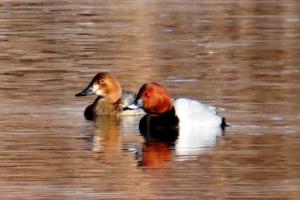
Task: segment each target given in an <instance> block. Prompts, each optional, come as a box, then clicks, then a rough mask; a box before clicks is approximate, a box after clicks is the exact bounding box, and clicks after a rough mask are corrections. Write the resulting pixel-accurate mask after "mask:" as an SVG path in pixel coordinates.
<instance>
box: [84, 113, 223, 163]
mask: <svg viewBox="0 0 300 200" xmlns="http://www.w3.org/2000/svg"><path fill="white" fill-rule="evenodd" d="M145 120H148V115H145V116H144V117H142V118H141V119H140V117H138V116H98V117H97V118H96V123H95V125H96V129H95V132H94V133H91V135H90V136H91V137H88V138H89V139H87V141H88V143H89V145H90V148H91V149H92V150H93V151H94V152H95V153H96V152H98V154H96V155H98V156H101V159H107V160H118V159H119V158H120V156H122V155H123V153H124V152H131V154H132V156H133V158H134V159H135V160H136V162H137V166H139V167H143V168H144V167H145V168H148V169H150V168H166V167H170V163H172V161H173V160H177V161H184V160H190V159H195V158H196V157H197V156H199V155H203V154H205V153H207V152H209V150H211V149H212V148H213V146H214V145H216V144H217V140H218V137H219V136H220V135H221V134H222V133H224V131H223V130H222V129H221V128H201V129H196V128H191V129H189V128H182V129H180V128H178V127H172V128H166V127H165V128H161V129H150V128H149V127H148V128H145V127H144V126H142V125H141V124H143V123H145ZM138 124H139V131H140V135H141V136H142V137H143V139H141V138H140V136H139V135H138V134H136V133H132V129H130V128H128V127H134V126H137V125H138ZM126 135H127V136H128V135H130V136H131V137H130V139H129V140H128V139H127V141H126V142H125V141H124V140H123V138H125V137H124V136H126ZM125 143H127V145H126V146H124V145H125ZM123 151H124V152H123Z"/></svg>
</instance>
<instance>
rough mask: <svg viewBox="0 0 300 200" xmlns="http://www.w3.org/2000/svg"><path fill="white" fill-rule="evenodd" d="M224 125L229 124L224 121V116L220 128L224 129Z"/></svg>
mask: <svg viewBox="0 0 300 200" xmlns="http://www.w3.org/2000/svg"><path fill="white" fill-rule="evenodd" d="M226 126H230V125H229V124H227V123H226V119H225V117H222V123H221V128H222V129H223V130H224V129H225V127H226Z"/></svg>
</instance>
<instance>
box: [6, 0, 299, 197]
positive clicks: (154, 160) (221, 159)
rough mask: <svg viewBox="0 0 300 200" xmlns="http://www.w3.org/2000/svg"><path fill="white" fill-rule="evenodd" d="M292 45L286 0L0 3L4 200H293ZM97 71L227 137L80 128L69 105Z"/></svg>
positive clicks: (80, 104) (125, 126) (293, 10)
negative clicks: (156, 137)
mask: <svg viewBox="0 0 300 200" xmlns="http://www.w3.org/2000/svg"><path fill="white" fill-rule="evenodd" d="M299 47H300V3H299V2H297V1H292V0H279V1H260V0H256V1H240V2H237V1H217V0H214V1H197V0H193V1H175V0H169V1H159V0H152V1H130V0H125V1H115V0H113V1H43V2H41V1H34V0H31V1H27V2H26V3H24V2H23V1H1V3H0V49H1V50H0V80H1V86H0V106H1V110H0V121H1V123H0V158H1V163H0V196H1V199H176V200H177V199H299V198H300V192H299V191H300V173H299V171H300V156H299V150H300V136H299V130H300V128H299V124H300V123H299V121H300V104H299V102H300V95H299V88H300V79H299V70H300V68H299V67H300V58H299V55H300V48H299ZM102 71H109V72H111V73H114V74H115V75H116V76H117V77H118V78H119V79H120V82H121V83H122V86H123V88H125V89H127V90H132V91H137V90H138V89H139V87H140V86H141V84H143V83H144V82H147V81H159V82H160V83H162V84H164V85H165V86H166V87H167V88H168V90H169V92H170V93H171V95H172V96H173V97H174V98H177V97H182V96H185V97H190V98H193V99H197V100H201V101H203V102H206V103H209V104H211V105H214V106H218V107H221V108H224V109H226V111H225V112H222V113H221V114H222V115H223V116H224V117H226V118H227V121H228V122H229V123H230V124H231V127H229V128H227V130H226V131H225V133H224V134H221V135H220V136H218V137H215V138H208V139H207V138H206V139H207V140H200V141H199V140H198V139H199V138H198V136H199V134H198V135H197V132H194V134H191V135H190V136H187V137H186V138H182V136H183V134H181V137H180V136H179V138H178V139H177V140H176V142H175V144H169V143H166V142H162V141H151V142H149V141H145V139H144V138H143V137H142V136H141V135H140V133H139V130H138V128H137V126H138V123H139V118H134V117H133V118H122V119H100V120H98V121H97V122H96V123H95V122H90V121H86V120H85V119H84V117H83V111H84V108H85V106H87V105H88V104H89V103H91V102H92V101H93V99H94V98H95V97H86V98H76V97H74V94H76V93H77V92H79V91H80V90H81V89H83V87H85V86H86V84H87V83H88V82H89V81H90V79H91V78H92V77H93V76H94V75H95V74H96V73H97V72H102ZM199 132H200V131H199ZM194 138H198V139H197V140H195V139H194ZM183 141H188V142H183ZM191 141H193V142H191ZM203 141H204V142H203Z"/></svg>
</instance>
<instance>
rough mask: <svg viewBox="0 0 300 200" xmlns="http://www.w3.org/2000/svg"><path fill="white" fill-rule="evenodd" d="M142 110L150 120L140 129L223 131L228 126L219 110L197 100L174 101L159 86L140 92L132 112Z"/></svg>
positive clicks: (147, 84) (156, 84)
mask: <svg viewBox="0 0 300 200" xmlns="http://www.w3.org/2000/svg"><path fill="white" fill-rule="evenodd" d="M141 107H142V108H143V109H144V110H145V112H146V113H147V114H148V116H145V117H144V118H143V119H142V120H141V122H140V129H141V128H143V127H147V129H149V128H150V129H151V128H153V127H154V128H155V127H160V128H159V129H157V130H162V129H161V127H179V128H195V127H199V128H200V127H202V128H214V127H218V128H220V127H221V128H222V129H224V127H225V126H227V124H226V122H225V118H223V117H221V116H219V115H218V113H217V111H218V109H217V108H215V107H213V106H209V105H206V104H203V103H200V102H198V101H195V100H191V99H186V98H179V99H177V100H174V101H172V100H171V98H170V95H169V93H168V92H167V91H166V89H165V88H164V87H163V86H162V85H161V84H159V83H156V82H150V83H145V84H144V85H143V86H142V87H141V88H140V90H139V92H138V94H137V97H136V99H135V100H134V103H133V104H131V105H130V106H128V108H130V109H139V108H141Z"/></svg>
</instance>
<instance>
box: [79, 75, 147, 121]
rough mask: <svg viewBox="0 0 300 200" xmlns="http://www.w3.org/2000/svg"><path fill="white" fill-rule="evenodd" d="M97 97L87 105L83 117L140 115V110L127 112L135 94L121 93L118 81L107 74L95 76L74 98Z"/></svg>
mask: <svg viewBox="0 0 300 200" xmlns="http://www.w3.org/2000/svg"><path fill="white" fill-rule="evenodd" d="M93 94H95V95H97V98H96V99H95V101H94V103H92V104H91V105H89V106H88V107H87V108H86V109H85V111H84V116H85V117H86V118H87V119H90V120H92V119H95V118H96V116H98V115H142V114H145V112H144V111H143V110H142V109H137V110H128V109H126V108H127V106H128V105H130V104H132V102H133V101H134V100H135V98H136V93H133V92H129V91H122V88H121V85H120V82H119V80H118V79H117V78H116V77H115V76H114V75H112V74H110V73H108V72H102V73H98V74H96V76H95V77H94V78H93V79H92V81H91V83H90V84H89V85H88V86H87V87H86V88H85V89H84V90H82V91H81V92H79V93H78V94H76V95H75V96H87V95H93Z"/></svg>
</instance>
